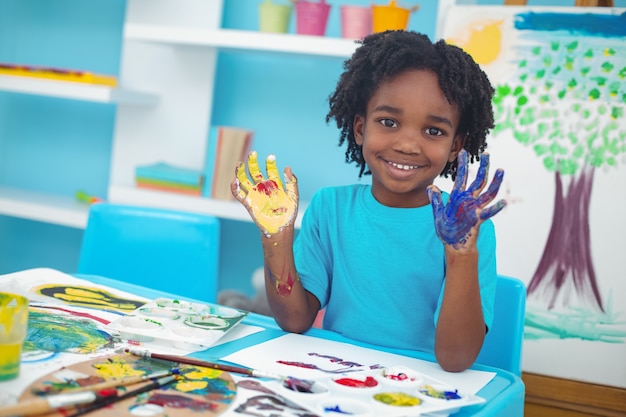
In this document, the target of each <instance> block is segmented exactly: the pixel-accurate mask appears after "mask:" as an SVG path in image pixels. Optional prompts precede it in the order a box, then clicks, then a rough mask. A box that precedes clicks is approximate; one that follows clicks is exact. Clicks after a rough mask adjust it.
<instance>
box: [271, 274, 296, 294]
mask: <svg viewBox="0 0 626 417" xmlns="http://www.w3.org/2000/svg"><path fill="white" fill-rule="evenodd" d="M294 282H295V281H294V279H293V277H292V276H291V274H288V275H287V280H286V281H285V282H282V281H276V292H278V295H281V296H283V297H284V296H287V295H290V294H291V290H293V284H294Z"/></svg>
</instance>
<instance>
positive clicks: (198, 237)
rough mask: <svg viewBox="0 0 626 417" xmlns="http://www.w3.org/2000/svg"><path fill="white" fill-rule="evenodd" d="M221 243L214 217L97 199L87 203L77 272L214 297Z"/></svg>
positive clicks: (197, 296)
mask: <svg viewBox="0 0 626 417" xmlns="http://www.w3.org/2000/svg"><path fill="white" fill-rule="evenodd" d="M219 247H220V222H219V219H218V218H216V217H213V216H210V215H205V214H196V213H188V212H183V211H175V210H165V209H157V208H148V207H138V206H127V205H118V204H112V203H95V204H93V205H92V206H91V207H90V209H89V216H88V220H87V227H86V229H85V232H84V234H83V241H82V246H81V251H80V257H79V262H78V273H79V274H90V275H101V276H105V277H109V278H114V279H118V280H122V281H125V282H129V283H132V284H137V285H142V286H147V287H150V288H154V289H157V290H161V291H166V292H170V293H173V294H179V295H181V296H186V297H190V298H194V299H197V300H200V301H206V302H216V301H217V286H218V266H219Z"/></svg>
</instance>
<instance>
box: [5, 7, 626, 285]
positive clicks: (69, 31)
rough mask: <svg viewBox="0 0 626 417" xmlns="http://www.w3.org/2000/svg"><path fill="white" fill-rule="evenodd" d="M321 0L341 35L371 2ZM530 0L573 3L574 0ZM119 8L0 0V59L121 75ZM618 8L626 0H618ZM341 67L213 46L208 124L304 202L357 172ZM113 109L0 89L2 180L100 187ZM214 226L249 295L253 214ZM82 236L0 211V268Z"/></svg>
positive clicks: (251, 19) (257, 259)
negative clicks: (287, 178)
mask: <svg viewBox="0 0 626 417" xmlns="http://www.w3.org/2000/svg"><path fill="white" fill-rule="evenodd" d="M261 1H263V0H254V1H253V0H225V1H224V3H225V5H224V16H223V24H222V25H223V27H225V28H233V29H245V30H257V28H258V12H257V11H258V4H260V3H261ZM277 1H278V0H277ZM328 3H330V4H331V5H332V9H331V15H330V17H329V22H328V27H327V33H326V35H327V36H334V37H339V36H340V17H339V5H342V4H360V5H369V4H370V3H371V1H370V0H342V1H337V0H328ZM374 3H375V4H386V3H388V2H387V1H380V0H376V1H375V2H374ZM405 3H406V4H419V5H420V10H419V11H418V12H416V13H414V14H412V15H411V19H410V24H409V28H410V29H412V30H418V31H422V32H424V33H426V34H427V35H429V36H430V37H431V38H432V37H433V36H434V32H435V22H436V17H437V2H436V1H419V2H418V1H415V2H411V1H408V0H407V1H406V2H405ZM459 3H472V2H471V1H464V2H462V1H459ZM474 3H480V4H501V3H502V2H501V1H479V2H474ZM401 4H402V3H401ZM528 4H529V5H539V4H551V5H559V6H571V5H573V0H572V1H552V2H549V1H542V2H539V1H532V0H531V1H529V2H528ZM125 5H126V3H125V1H124V0H91V1H89V2H85V1H83V0H55V1H53V2H51V1H49V0H0V62H8V63H14V64H27V65H45V66H54V67H63V68H74V69H84V70H90V71H94V72H98V73H103V74H114V75H117V74H119V68H120V55H121V46H122V27H123V20H124V11H125ZM616 6H620V7H624V6H626V0H618V1H616ZM294 20H295V19H294V17H293V16H292V20H291V27H290V32H291V33H293V32H295V21H294ZM341 69H342V60H341V59H336V58H309V57H294V56H287V55H285V56H283V55H278V54H265V53H252V54H251V53H243V52H220V55H219V59H218V68H217V81H216V90H215V99H214V108H213V114H212V122H213V124H221V125H234V126H242V127H248V128H251V129H253V130H254V131H255V138H254V148H255V149H256V150H258V151H259V153H260V155H266V154H268V153H276V154H277V156H278V158H279V159H278V162H279V165H280V166H281V167H283V166H284V165H286V164H289V165H290V166H291V167H292V169H293V170H294V172H295V174H296V175H297V176H298V178H299V185H300V192H301V198H302V200H308V199H309V198H310V196H311V195H312V193H313V192H314V191H315V190H316V189H317V188H319V187H321V186H325V185H331V184H344V183H352V182H355V181H358V177H357V174H358V171H357V169H356V168H355V167H354V166H348V165H346V164H345V163H344V149H343V148H339V147H338V146H337V143H338V142H337V141H338V131H337V129H336V128H335V127H334V126H332V125H331V126H328V125H326V123H325V120H324V118H325V114H326V112H327V102H326V99H327V97H328V95H329V94H330V93H331V91H332V89H333V88H334V85H335V83H336V81H337V78H338V76H339V74H340V72H341ZM114 118H115V108H114V106H112V105H109V104H98V103H88V102H81V101H73V100H63V99H56V98H49V97H39V96H29V95H22V94H12V93H6V92H0V186H10V187H18V188H23V189H28V190H35V191H42V192H50V193H55V194H60V195H66V196H72V195H73V194H74V193H75V191H76V190H78V189H84V190H87V191H88V192H90V193H92V194H95V195H101V196H104V195H106V190H107V185H108V178H109V159H110V155H111V144H112V133H113V126H114ZM365 181H367V180H365ZM222 230H223V235H224V236H223V238H222V248H223V249H222V259H221V267H220V268H221V271H220V273H221V277H222V278H221V283H220V288H236V289H239V290H241V291H244V292H246V293H248V294H250V292H251V291H252V289H251V286H250V276H251V274H252V272H253V270H254V269H255V268H257V267H259V266H261V265H262V253H261V250H260V243H259V232H258V230H256V228H255V227H254V226H253V225H252V224H251V223H247V222H238V221H230V220H224V221H223V226H222ZM81 238H82V231H81V230H77V229H72V228H66V227H61V226H56V225H50V224H45V223H39V222H33V221H27V220H23V219H15V218H10V217H6V216H0V274H3V273H9V272H14V271H17V270H21V269H25V268H34V267H51V268H56V269H59V270H62V271H65V272H73V271H75V269H76V266H77V261H78V251H79V248H80V242H81Z"/></svg>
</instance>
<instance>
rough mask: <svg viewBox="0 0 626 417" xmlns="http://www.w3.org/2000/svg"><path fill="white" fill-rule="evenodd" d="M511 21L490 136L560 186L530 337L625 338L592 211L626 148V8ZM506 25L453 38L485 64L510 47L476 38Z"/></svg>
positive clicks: (531, 295)
mask: <svg viewBox="0 0 626 417" xmlns="http://www.w3.org/2000/svg"><path fill="white" fill-rule="evenodd" d="M568 10H571V9H568ZM512 22H513V23H512V24H513V26H514V29H515V31H516V32H517V33H516V36H517V42H516V43H515V44H514V46H513V47H514V48H515V59H514V60H513V61H514V62H512V64H513V68H514V70H513V71H512V72H511V73H510V74H507V75H506V76H505V77H501V78H502V79H501V80H499V82H498V83H494V87H495V89H496V93H495V96H494V114H495V117H496V127H495V129H494V130H493V132H492V134H493V136H494V137H498V136H500V135H502V136H504V135H503V134H504V133H505V132H506V134H508V135H509V137H511V136H512V137H513V138H514V139H515V141H517V142H518V143H519V144H522V145H524V146H526V147H530V148H532V150H533V151H534V154H535V156H536V157H537V158H540V159H541V161H542V163H543V167H544V168H545V170H546V171H547V172H548V173H550V174H551V175H552V176H553V180H554V183H555V195H554V211H553V213H552V224H551V228H550V231H549V234H548V238H547V241H546V242H545V246H544V249H543V254H542V256H541V258H540V261H539V263H538V265H537V267H536V269H535V272H534V274H533V276H532V279H531V280H530V282H529V284H528V286H527V294H528V300H529V301H533V302H535V303H536V304H537V305H540V306H543V309H539V310H532V309H527V318H526V332H525V337H526V338H531V339H532V338H579V339H583V340H602V341H606V342H618V343H623V342H624V339H626V331H624V330H623V328H622V329H620V328H619V327H620V326H617V328H616V327H615V326H611V324H618V320H617V315H616V314H614V313H613V312H612V305H611V299H610V297H609V299H608V300H605V299H603V296H602V294H603V293H602V291H601V289H600V288H599V285H598V279H597V278H598V277H597V276H596V272H595V268H594V264H593V258H592V252H591V240H590V227H591V224H590V221H589V208H590V202H591V197H592V191H593V179H594V173H595V172H596V170H598V169H600V168H602V169H617V168H618V165H619V164H620V161H624V160H625V159H624V158H625V155H626V120H625V116H626V114H625V113H626V42H624V37H625V36H626V13H617V9H612V12H610V13H588V12H586V13H583V12H574V11H572V12H571V13H562V12H554V11H550V12H548V11H537V10H533V11H524V12H522V13H517V14H515V15H514V16H513V19H512ZM501 25H503V21H502V20H500V21H490V22H489V23H488V24H485V22H481V24H480V25H479V26H476V27H477V28H479V30H476V31H475V32H474V33H473V34H472V35H473V37H474V39H473V40H472V39H471V38H469V41H466V42H465V43H463V42H462V41H461V42H455V43H457V44H459V46H461V47H464V48H466V50H468V52H469V53H470V54H471V55H472V56H473V57H474V58H475V59H477V57H478V59H477V61H479V63H481V62H480V58H482V57H486V56H489V57H492V56H494V57H495V55H497V54H495V53H493V51H494V50H497V51H498V52H499V51H500V49H499V48H500V47H502V48H503V47H504V46H501V45H500V46H498V47H496V48H495V49H494V48H492V49H490V48H489V47H484V45H486V43H485V42H481V43H480V45H482V46H483V47H479V45H478V43H477V42H478V41H477V40H476V39H480V38H481V34H482V36H483V37H484V36H486V35H485V34H487V33H488V34H489V38H490V41H491V43H492V44H493V41H494V39H495V40H496V43H498V42H497V41H499V40H500V38H501V37H502V32H501V31H500V26H501ZM472 42H473V43H474V47H472ZM487 72H488V71H487ZM618 192H619V191H618ZM622 192H623V191H622ZM563 311H565V312H563ZM607 325H608V326H607Z"/></svg>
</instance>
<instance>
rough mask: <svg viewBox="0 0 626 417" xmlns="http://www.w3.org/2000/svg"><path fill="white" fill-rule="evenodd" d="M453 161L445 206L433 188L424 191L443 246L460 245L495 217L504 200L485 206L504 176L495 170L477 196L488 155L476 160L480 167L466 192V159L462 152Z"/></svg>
mask: <svg viewBox="0 0 626 417" xmlns="http://www.w3.org/2000/svg"><path fill="white" fill-rule="evenodd" d="M457 161H458V169H457V176H456V180H455V181H454V187H453V189H452V192H451V193H450V199H449V201H448V204H446V205H445V207H444V205H443V202H442V200H441V191H440V190H439V189H438V188H437V187H436V186H435V185H431V186H430V187H428V190H427V191H428V198H429V199H430V203H431V205H432V207H433V215H434V217H435V228H436V231H437V236H439V239H441V241H442V242H443V243H445V244H448V245H452V246H454V247H459V246H460V245H464V244H465V243H466V242H467V240H468V238H469V237H470V236H471V235H472V233H473V231H474V229H477V228H478V226H480V224H481V223H482V222H483V221H485V220H487V219H489V218H490V217H493V216H495V215H496V214H497V213H498V212H499V211H500V210H502V209H503V208H504V206H506V201H505V200H500V201H498V202H497V203H496V204H494V205H492V206H490V207H487V204H489V203H491V202H492V201H493V200H494V199H495V198H496V195H497V194H498V190H499V189H500V184H502V178H503V177H504V171H503V170H502V169H498V170H496V172H495V174H494V178H493V180H492V181H491V184H490V185H489V188H488V189H487V191H485V192H484V193H483V194H481V192H482V190H483V188H484V187H485V185H486V184H487V177H488V174H489V154H486V153H485V154H483V155H482V156H481V157H480V167H479V168H478V173H477V174H476V179H475V180H474V182H472V184H471V185H470V186H469V188H467V189H465V187H466V184H467V165H468V156H467V152H466V151H465V150H461V152H459V155H458V157H457Z"/></svg>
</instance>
